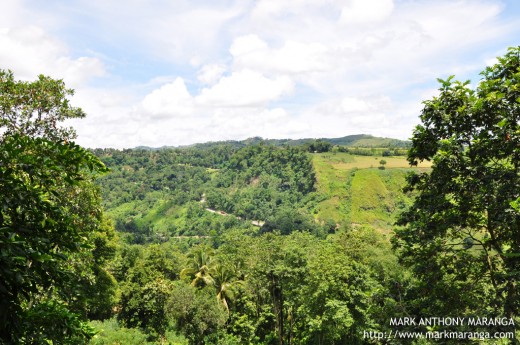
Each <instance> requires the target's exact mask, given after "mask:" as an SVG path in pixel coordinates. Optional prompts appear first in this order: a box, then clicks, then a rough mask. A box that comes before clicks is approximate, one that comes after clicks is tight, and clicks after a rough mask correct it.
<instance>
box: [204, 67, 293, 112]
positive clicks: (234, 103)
mask: <svg viewBox="0 0 520 345" xmlns="http://www.w3.org/2000/svg"><path fill="white" fill-rule="evenodd" d="M293 88H294V84H293V82H292V81H291V80H290V79H289V78H288V77H285V76H281V77H276V78H273V79H269V78H266V77H264V76H263V75H262V74H260V73H258V72H255V71H251V70H242V71H238V72H233V73H232V74H231V75H230V76H226V77H223V78H221V79H220V81H219V82H218V83H217V84H216V85H214V86H212V87H211V88H204V89H203V90H202V91H201V93H200V95H199V96H198V97H197V102H198V103H199V104H202V105H204V106H217V107H245V106H258V105H266V104H268V103H269V102H270V101H274V100H277V99H279V98H280V97H282V96H284V95H287V94H290V93H291V91H292V90H293Z"/></svg>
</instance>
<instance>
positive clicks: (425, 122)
mask: <svg viewBox="0 0 520 345" xmlns="http://www.w3.org/2000/svg"><path fill="white" fill-rule="evenodd" d="M519 55H520V48H514V49H511V50H510V52H509V53H508V54H507V55H506V56H504V57H503V58H501V59H500V60H499V63H497V64H496V65H494V66H490V67H488V68H487V69H486V70H485V71H484V72H483V73H482V76H483V79H482V81H481V82H480V83H479V85H478V86H477V88H476V89H475V90H473V89H470V86H469V83H467V82H466V83H463V82H458V81H454V80H453V79H452V78H449V79H447V80H440V83H441V86H440V90H439V96H437V97H434V98H433V99H432V100H430V101H426V102H425V103H424V109H423V111H422V113H421V117H420V120H421V124H420V125H419V126H417V127H416V129H415V131H414V133H413V137H412V141H411V142H402V141H398V140H389V139H386V138H375V137H370V136H353V137H350V138H349V137H345V138H339V139H337V140H334V139H304V140H301V141H291V140H285V141H273V140H263V139H260V138H252V139H250V140H246V141H243V142H238V141H237V142H220V143H218V142H217V143H206V144H198V145H193V146H189V147H178V148H168V147H164V148H160V149H151V148H144V147H142V148H136V149H125V150H115V149H107V148H105V149H92V150H87V149H84V148H81V147H80V146H78V145H76V144H75V143H74V138H75V133H74V131H73V129H71V128H65V127H60V125H59V124H60V122H62V121H64V120H66V119H68V118H78V117H83V116H85V114H84V113H83V112H82V111H81V109H79V108H74V107H72V106H71V105H70V104H69V101H68V97H70V96H71V95H72V93H73V91H72V90H69V89H66V88H65V85H64V84H63V82H62V81H57V80H53V79H51V78H48V77H44V76H41V77H40V78H39V79H38V80H36V81H34V82H21V81H16V80H15V79H14V76H13V74H12V73H11V72H9V71H0V111H1V116H2V118H1V121H2V122H1V123H0V124H1V126H2V129H3V132H2V134H1V138H0V146H1V150H0V191H1V195H2V208H1V209H0V277H1V280H0V343H2V344H93V345H101V344H106V345H108V344H265V345H267V344H273V345H274V344H276V345H283V344H287V345H289V344H437V343H442V344H460V343H466V344H516V343H518V340H517V339H518V337H519V335H520V334H519V332H518V330H517V327H516V325H517V324H518V322H520V317H519V310H518V309H519V307H520V298H519V295H518V283H519V280H520V233H519V231H520V230H519V229H520V195H519V190H520V149H519V145H520V144H519V142H520V112H519V104H520V86H519V85H520V58H519Z"/></svg>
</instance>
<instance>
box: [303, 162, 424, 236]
mask: <svg viewBox="0 0 520 345" xmlns="http://www.w3.org/2000/svg"><path fill="white" fill-rule="evenodd" d="M312 158H313V165H314V169H315V171H316V177H317V188H318V192H319V193H322V194H323V195H324V196H325V198H326V199H325V200H324V201H322V202H320V203H319V204H318V206H317V207H316V210H315V214H316V218H317V219H318V220H321V221H325V220H328V219H332V220H334V221H335V222H336V223H338V224H340V225H351V226H354V227H355V226H361V225H370V226H372V227H374V228H376V229H379V230H381V231H383V232H387V231H389V229H390V228H391V227H392V224H393V223H394V222H395V219H396V216H397V214H398V213H399V211H400V210H401V209H403V208H404V207H406V206H407V205H409V204H410V203H411V197H410V196H407V195H405V194H404V193H403V192H402V189H403V187H404V185H405V176H406V174H407V172H409V171H410V170H411V169H412V168H410V166H409V164H408V162H407V160H406V158H405V157H373V156H356V155H351V154H348V153H336V154H333V153H323V154H313V155H312ZM382 159H384V160H385V161H386V164H385V169H379V167H380V166H381V165H380V161H381V160H382ZM429 166H430V165H429V164H423V165H421V166H420V167H419V169H428V168H429ZM414 169H417V168H414Z"/></svg>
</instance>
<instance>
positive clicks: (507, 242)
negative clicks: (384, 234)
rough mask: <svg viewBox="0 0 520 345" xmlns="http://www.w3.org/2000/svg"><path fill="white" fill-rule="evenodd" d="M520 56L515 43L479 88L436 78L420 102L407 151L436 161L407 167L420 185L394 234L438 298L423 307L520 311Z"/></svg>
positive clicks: (414, 159) (413, 185) (425, 293)
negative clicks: (428, 166) (435, 90)
mask: <svg viewBox="0 0 520 345" xmlns="http://www.w3.org/2000/svg"><path fill="white" fill-rule="evenodd" d="M519 56H520V47H516V48H510V49H509V51H508V53H507V54H506V55H505V56H503V57H501V58H499V59H498V63H496V64H495V65H493V66H489V67H487V68H486V69H485V70H484V71H483V72H482V73H481V75H482V80H481V81H480V82H479V83H478V84H477V86H476V88H475V89H472V88H471V87H470V84H469V81H467V82H459V81H454V79H453V77H450V78H448V79H447V80H440V79H439V82H440V84H441V87H440V89H439V91H440V93H439V95H438V96H437V97H434V98H433V99H431V100H428V101H425V102H424V108H423V110H422V114H421V116H420V119H421V122H422V123H421V124H420V125H418V126H417V127H416V129H415V131H414V134H413V138H412V148H411V149H410V151H409V155H408V160H409V162H410V163H411V164H412V165H416V164H417V163H418V162H420V161H423V160H428V161H432V162H433V165H432V170H431V172H423V173H419V174H413V175H411V176H409V178H408V186H409V188H410V189H413V190H416V191H417V192H418V193H419V194H418V196H417V198H416V200H415V202H414V203H413V205H412V207H411V208H410V209H409V210H408V211H407V212H404V213H403V214H402V215H401V217H400V220H399V224H400V225H401V226H402V227H401V228H400V229H398V230H397V232H396V237H395V238H394V244H395V246H396V247H397V248H398V249H399V252H400V256H401V258H402V259H403V260H404V261H405V262H406V263H408V264H409V265H410V266H412V267H413V268H414V270H415V273H416V274H417V275H418V277H419V278H420V281H421V291H422V292H421V296H422V297H423V298H426V299H427V300H428V301H430V302H431V301H432V300H434V301H435V302H434V303H433V304H430V305H429V306H424V305H423V307H424V308H425V309H423V311H424V310H427V309H428V308H431V309H434V310H435V311H436V312H437V313H439V312H445V313H447V314H448V313H449V314H452V315H455V314H456V315H465V314H468V313H469V314H471V313H477V315H479V314H478V313H480V315H482V312H486V315H489V316H491V315H494V316H498V317H513V318H514V317H517V316H518V312H519V307H520V299H519V298H518V283H519V280H520V213H519V212H518V210H515V208H514V207H513V206H515V204H514V202H515V200H517V199H518V197H519V195H520V58H519ZM453 296H456V297H453ZM431 309H430V310H431Z"/></svg>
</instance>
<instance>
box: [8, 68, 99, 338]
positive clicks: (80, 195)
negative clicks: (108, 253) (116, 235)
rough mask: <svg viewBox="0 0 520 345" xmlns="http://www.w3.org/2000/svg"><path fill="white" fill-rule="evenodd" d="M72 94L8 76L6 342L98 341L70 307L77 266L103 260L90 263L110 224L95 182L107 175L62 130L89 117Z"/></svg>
mask: <svg viewBox="0 0 520 345" xmlns="http://www.w3.org/2000/svg"><path fill="white" fill-rule="evenodd" d="M72 94H73V91H72V90H69V89H66V88H65V85H64V83H63V82H62V81H60V80H53V79H51V78H48V77H43V76H40V77H39V78H38V80H37V81H35V82H20V81H15V80H14V76H13V74H12V73H11V72H10V71H3V70H0V133H2V135H1V137H0V195H1V196H2V197H1V203H2V207H1V208H0V342H7V343H15V344H16V343H20V342H24V343H46V342H51V341H53V342H55V343H70V344H73V343H76V342H84V340H85V339H88V338H89V337H90V336H92V334H93V333H92V329H91V328H89V327H88V326H87V325H86V323H84V322H83V320H82V318H81V316H80V315H78V314H76V313H74V312H72V311H71V309H70V308H72V307H73V306H72V305H70V303H69V302H70V301H72V300H74V299H75V297H77V295H75V293H76V289H74V286H77V285H76V284H78V282H77V278H76V277H75V276H74V275H75V273H76V274H77V272H75V267H78V265H76V264H77V263H78V262H82V263H85V262H86V261H85V260H91V258H92V260H93V261H95V259H94V256H95V255H94V256H93V255H86V256H84V254H87V253H89V252H92V251H94V250H95V249H96V243H94V242H95V236H94V235H95V233H96V231H97V230H98V229H99V228H100V225H101V222H102V212H101V206H100V201H99V197H98V194H99V193H98V190H97V188H90V187H91V186H92V185H91V176H92V174H95V173H101V172H104V171H106V168H105V166H104V165H103V164H102V163H101V162H100V161H99V160H98V159H97V158H96V157H95V156H93V155H92V154H91V153H89V152H88V151H87V150H85V149H83V148H81V147H80V146H78V145H76V144H75V143H74V142H72V139H73V138H74V137H75V134H74V132H73V130H72V129H67V128H62V127H59V122H60V121H63V120H65V119H68V118H75V117H82V116H84V113H83V112H82V111H81V109H79V108H74V107H71V106H70V104H69V101H68V99H67V96H70V95H72ZM101 242H103V241H101ZM101 242H99V244H102V243H101ZM98 249H101V248H100V247H98ZM102 257H104V254H100V253H98V255H97V258H98V259H101V258H102ZM84 267H86V266H84ZM83 273H86V274H90V272H83ZM94 276H95V274H94ZM80 290H81V289H80Z"/></svg>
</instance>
